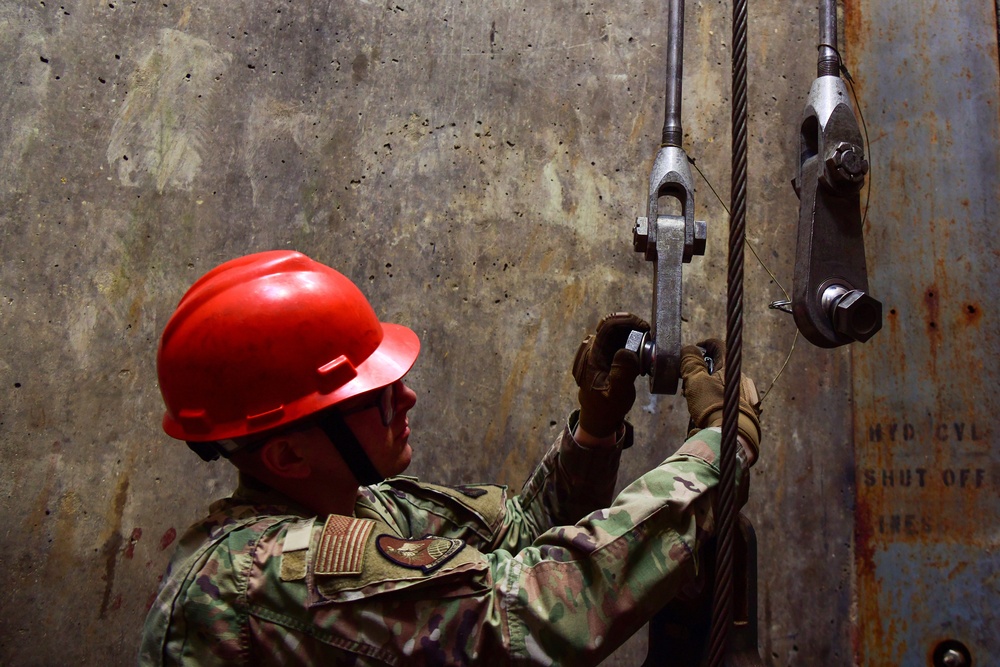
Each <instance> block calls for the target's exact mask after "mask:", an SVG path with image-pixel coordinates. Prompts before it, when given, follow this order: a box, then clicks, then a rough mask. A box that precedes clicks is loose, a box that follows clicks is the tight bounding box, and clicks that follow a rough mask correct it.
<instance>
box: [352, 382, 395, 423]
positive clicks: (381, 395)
mask: <svg viewBox="0 0 1000 667" xmlns="http://www.w3.org/2000/svg"><path fill="white" fill-rule="evenodd" d="M394 386H395V383H393V384H387V385H386V386H384V387H382V388H381V389H379V390H378V392H376V394H375V395H374V396H373V397H372V400H371V401H369V402H367V403H364V404H362V405H359V406H357V407H354V408H351V409H349V410H338V412H339V413H340V414H341V415H353V414H356V413H358V412H364V411H365V410H371V409H372V408H378V414H379V417H380V418H381V419H382V426H389V425H390V424H391V423H392V418H393V417H395V416H396V393H395V391H394V390H393V387H394Z"/></svg>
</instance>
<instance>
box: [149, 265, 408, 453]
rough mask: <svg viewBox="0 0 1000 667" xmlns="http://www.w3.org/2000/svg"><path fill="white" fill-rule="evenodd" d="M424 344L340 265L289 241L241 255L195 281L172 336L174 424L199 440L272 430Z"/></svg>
mask: <svg viewBox="0 0 1000 667" xmlns="http://www.w3.org/2000/svg"><path fill="white" fill-rule="evenodd" d="M419 351H420V341H419V339H418V338H417V335H416V334H415V333H413V332H412V331H411V330H410V329H407V328H406V327H404V326H400V325H397V324H385V323H381V322H379V320H378V317H376V315H375V311H374V310H372V307H371V305H370V304H369V303H368V300H367V299H366V298H365V297H364V295H363V294H362V293H361V291H360V290H359V289H358V288H357V287H356V286H355V285H354V283H352V282H351V281H350V280H348V279H347V278H346V277H344V276H343V275H342V274H340V273H338V272H337V271H334V270H333V269H331V268H330V267H328V266H325V265H323V264H320V263H319V262H316V261H314V260H312V259H310V258H308V257H306V256H305V255H303V254H301V253H298V252H292V251H284V250H278V251H271V252H262V253H258V254H254V255H248V256H246V257H241V258H239V259H234V260H232V261H229V262H226V263H225V264H222V265H221V266H218V267H216V268H215V269H213V270H212V271H209V272H208V273H206V274H205V275H204V276H202V278H201V279H200V280H198V282H196V283H195V284H194V285H192V286H191V289H189V290H188V291H187V293H186V294H185V295H184V297H183V298H182V299H181V302H180V304H178V306H177V310H176V311H175V312H174V314H173V315H172V316H171V318H170V321H169V322H167V326H166V328H165V329H164V331H163V336H162V337H161V338H160V347H159V351H158V353H157V359H156V366H157V374H158V375H159V379H160V392H161V393H162V394H163V402H164V403H165V404H166V406H167V411H166V414H165V415H164V416H163V430H164V431H166V433H167V435H169V436H171V437H173V438H177V439H179V440H188V441H193V442H206V441H212V440H222V439H228V438H235V437H239V436H245V435H250V434H253V433H258V432H261V431H266V430H269V429H272V428H275V427H278V426H282V425H284V424H288V423H289V422H292V421H295V420H297V419H301V418H302V417H306V416H308V415H310V414H312V413H314V412H317V411H318V410H322V409H323V408H327V407H330V406H331V405H334V404H336V403H339V402H340V401H344V400H346V399H348V398H351V397H352V396H357V395H358V394H362V393H364V392H366V391H370V390H372V389H377V388H378V387H383V386H385V385H387V384H391V383H393V382H395V381H396V380H399V379H400V378H401V377H403V376H404V375H405V374H406V373H407V371H409V370H410V367H411V366H413V362H414V361H415V360H416V358H417V354H418V352H419Z"/></svg>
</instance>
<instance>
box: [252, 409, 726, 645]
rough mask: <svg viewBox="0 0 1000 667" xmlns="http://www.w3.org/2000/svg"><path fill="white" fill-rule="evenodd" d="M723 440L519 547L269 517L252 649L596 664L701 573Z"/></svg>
mask: <svg viewBox="0 0 1000 667" xmlns="http://www.w3.org/2000/svg"><path fill="white" fill-rule="evenodd" d="M720 440H721V436H720V434H719V432H718V430H717V429H708V430H706V431H702V432H700V433H698V434H697V435H695V436H694V437H692V438H690V439H689V440H688V441H687V442H686V443H685V444H684V446H683V447H681V449H680V450H678V452H677V453H676V454H675V455H674V456H672V457H670V458H669V459H667V460H666V461H665V462H664V463H663V464H661V465H660V466H659V467H657V468H655V469H654V470H652V471H650V472H648V473H647V474H645V475H643V476H642V477H641V478H639V479H638V480H636V481H635V482H634V483H632V484H631V485H629V486H628V487H626V488H625V489H624V490H623V491H622V493H621V494H620V495H619V496H618V497H617V498H616V499H615V500H614V502H613V503H612V504H611V505H610V507H608V508H606V509H601V510H597V511H594V512H592V513H590V514H589V515H587V516H585V517H583V518H582V519H581V520H580V521H579V522H577V523H576V524H575V525H570V526H559V527H555V528H552V529H550V530H548V531H545V532H544V533H542V534H541V535H540V536H539V537H538V538H537V539H536V540H535V541H534V542H533V543H532V544H531V545H530V546H527V547H525V548H522V549H520V550H518V551H516V552H512V551H508V550H505V549H502V548H501V549H496V550H494V551H492V552H488V553H484V552H483V551H480V550H478V549H475V548H473V547H472V546H470V545H469V544H467V543H465V542H463V541H462V540H460V539H456V538H447V537H428V538H423V539H411V538H406V537H402V536H399V535H396V534H395V533H394V531H393V530H392V527H391V526H389V525H387V524H385V523H383V522H381V521H379V520H376V519H365V518H358V517H336V516H331V517H329V518H327V519H326V520H325V522H323V521H318V520H317V521H315V522H313V523H299V522H296V523H293V524H282V525H280V526H275V527H274V528H273V529H272V530H271V532H270V533H269V535H267V536H264V537H263V538H262V539H261V540H259V542H258V543H257V547H256V549H255V556H254V562H253V566H252V568H250V569H249V570H248V572H249V575H248V576H249V584H248V586H247V588H246V597H245V599H246V607H245V609H246V611H247V619H248V625H249V635H250V637H251V641H250V647H251V649H250V652H251V654H252V655H253V657H254V659H255V660H257V661H259V662H263V663H270V662H289V663H290V662H295V663H301V664H320V663H322V662H324V661H325V662H332V663H334V664H342V663H343V664H376V663H377V664H399V665H432V664H477V663H478V664H483V663H487V664H538V665H551V664H561V663H565V662H566V661H567V659H568V657H570V656H571V657H572V662H573V664H578V665H592V664H597V663H599V662H600V661H601V660H603V659H604V658H605V657H607V656H608V655H609V654H610V653H611V652H612V651H613V650H614V649H615V648H617V647H618V646H619V645H620V644H621V643H622V642H624V641H625V640H626V639H627V638H628V637H629V636H631V635H632V634H633V633H634V632H635V631H636V630H637V629H639V627H641V625H642V624H643V623H645V622H646V621H647V620H648V619H649V617H650V616H651V615H652V614H653V613H654V612H655V611H656V610H657V609H658V608H659V607H660V606H662V605H663V604H664V603H665V602H666V601H667V600H669V599H670V598H671V597H672V596H673V595H674V594H676V592H677V591H678V590H679V589H680V588H681V587H682V586H683V585H684V584H685V583H687V582H688V581H690V580H691V578H692V577H693V576H694V575H695V573H696V571H697V569H698V562H699V558H698V548H699V545H700V543H701V541H702V539H703V536H704V535H705V534H706V533H709V532H711V530H712V529H713V518H712V508H711V501H712V496H713V490H714V488H715V485H716V484H717V482H718V477H719V470H718V467H717V465H716V458H717V456H718V452H719V446H720ZM739 474H742V473H738V475H739ZM303 536H304V537H303Z"/></svg>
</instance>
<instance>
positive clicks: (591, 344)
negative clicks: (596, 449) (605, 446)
mask: <svg viewBox="0 0 1000 667" xmlns="http://www.w3.org/2000/svg"><path fill="white" fill-rule="evenodd" d="M632 331H642V332H646V331H649V324H648V323H647V322H646V321H645V320H644V319H642V318H641V317H638V316H636V315H632V314H631V313H613V314H611V315H608V316H607V317H605V318H604V319H602V320H601V321H600V323H599V324H598V325H597V333H596V334H594V335H592V336H588V337H587V338H586V339H585V340H584V341H583V342H582V343H580V347H579V349H578V350H577V351H576V358H575V359H574V360H573V378H574V379H575V380H576V384H577V386H578V387H580V391H579V399H580V428H581V429H583V430H584V431H586V432H587V433H589V434H590V435H592V436H594V437H597V438H603V437H607V436H609V435H612V434H613V433H615V432H617V431H618V429H619V427H620V426H621V425H622V422H624V421H625V415H627V414H628V411H629V410H631V409H632V404H633V403H635V379H636V378H637V377H639V355H638V354H636V353H635V352H632V351H631V350H627V349H625V343H626V342H627V341H628V336H629V334H630V333H631V332H632Z"/></svg>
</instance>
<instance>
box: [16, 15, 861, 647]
mask: <svg viewBox="0 0 1000 667" xmlns="http://www.w3.org/2000/svg"><path fill="white" fill-rule="evenodd" d="M787 5H788V3H787V2H784V1H782V0H760V1H759V2H754V3H752V5H751V7H750V10H751V12H750V19H751V35H750V40H751V52H750V67H751V79H750V113H751V119H750V184H749V194H750V199H749V202H750V203H749V218H748V234H749V239H750V241H751V242H752V243H753V245H754V246H755V247H756V248H757V249H758V250H759V251H760V253H761V256H762V258H763V259H764V261H765V262H766V263H767V264H768V265H769V266H770V267H771V269H772V270H773V271H774V273H775V275H776V276H777V277H778V280H779V281H781V282H783V283H784V285H785V288H786V289H789V290H790V289H791V285H790V281H791V269H792V265H793V256H794V243H795V241H794V239H795V231H794V222H795V219H796V207H797V202H796V199H795V197H794V194H793V192H792V190H791V188H790V186H789V180H790V179H791V177H792V176H793V175H794V171H795V165H796V160H797V155H796V152H797V145H796V141H797V138H796V136H797V119H798V115H799V113H800V109H801V106H802V102H803V97H804V95H805V93H806V91H807V90H808V86H809V84H810V82H811V80H812V78H813V76H814V65H813V63H814V59H815V49H814V41H815V34H816V30H815V28H814V25H815V23H814V20H813V17H812V16H811V12H809V11H802V10H801V9H800V10H795V11H790V10H789V9H787ZM664 25H665V18H664V5H663V3H661V2H653V1H651V0H641V1H640V2H635V3H613V2H596V1H595V2H584V1H578V0H574V1H570V0H558V1H556V2H549V3H536V2H527V1H526V0H514V1H510V2H498V3H491V4H488V5H486V4H482V3H465V2H461V1H454V0H453V1H451V2H446V1H443V0H423V1H422V2H419V3H414V2H407V1H405V0H401V1H400V2H398V3H397V2H390V3H373V2H367V1H365V0H360V1H357V2H325V3H320V2H313V3H302V2H295V3H293V2H278V1H275V0H260V1H258V2H231V1H223V0H209V1H203V2H192V1H187V0H170V1H168V2H155V3H153V2H141V3H140V2H135V1H133V2H125V1H120V0H109V1H104V2H82V1H75V0H61V3H55V2H51V1H49V0H46V1H45V2H35V1H33V2H28V1H25V2H19V3H4V4H3V5H0V59H2V61H3V62H4V63H6V65H5V67H4V68H2V70H0V111H2V113H0V115H2V117H3V118H4V119H6V122H5V123H3V124H0V216H2V232H0V253H2V258H3V264H2V268H0V315H2V318H3V327H2V329H0V387H2V388H3V391H2V393H0V453H2V461H3V468H2V477H0V484H2V489H0V507H2V510H3V512H4V516H6V517H7V520H6V521H5V522H4V527H3V529H2V532H0V534H2V540H3V542H2V548H0V554H2V555H0V569H2V571H3V572H4V579H3V583H4V585H3V586H2V587H0V663H3V664H12V665H14V664H17V665H31V664H38V665H42V664H101V665H105V664H127V663H130V662H131V661H132V660H133V656H134V651H135V648H136V641H137V636H138V632H139V628H140V626H141V622H142V618H143V616H144V614H145V610H146V607H147V605H148V604H149V601H150V599H151V596H153V594H154V592H155V590H156V586H157V578H158V576H159V575H160V573H161V572H162V570H163V568H164V566H165V564H166V561H167V558H168V556H169V553H170V551H171V548H172V544H173V542H174V540H175V539H176V535H177V533H178V532H180V531H182V530H183V529H184V528H185V527H186V526H187V525H188V524H189V523H190V522H192V521H193V520H194V519H195V518H197V517H198V516H199V515H200V514H201V513H203V511H204V509H205V506H206V504H207V502H208V501H209V500H210V499H213V498H216V497H219V496H222V495H225V493H226V492H227V491H228V489H229V487H230V486H231V484H232V482H233V475H232V473H231V472H230V470H228V469H227V468H226V466H225V465H222V464H204V463H201V462H200V461H198V460H197V459H196V458H195V457H194V456H193V455H192V454H191V453H190V452H188V451H187V450H186V448H185V447H184V446H183V445H179V444H177V443H175V442H172V441H170V440H169V439H167V438H166V437H165V436H164V435H163V434H162V433H161V432H160V430H159V425H158V422H159V417H160V411H161V407H160V399H159V394H158V390H157V385H156V376H155V369H154V355H155V348H156V342H157V339H158V336H159V333H160V331H161V330H162V327H163V326H164V324H165V322H166V319H167V318H168V316H169V314H170V313H171V311H172V309H173V307H174V305H175V304H176V302H177V300H178V299H179V298H180V296H181V294H182V293H183V291H184V290H185V289H186V287H187V286H188V285H189V284H190V283H191V282H192V281H193V280H194V279H195V278H197V277H198V276H199V275H201V274H202V273H203V272H204V271H206V270H208V269H209V268H211V267H212V266H214V265H216V264H217V263H219V262H221V261H223V260H226V259H229V258H232V257H234V256H237V255H241V254H245V253H248V252H253V251H258V250H264V249H270V248H296V249H299V250H302V251H305V252H307V253H309V254H310V255H312V256H314V257H316V258H317V259H320V260H322V261H326V262H328V263H330V264H332V265H334V266H336V267H338V268H339V269H340V270H342V271H343V272H344V273H346V274H347V275H348V276H350V277H351V278H353V279H354V280H355V281H356V282H357V283H358V284H359V285H360V286H361V287H362V288H363V289H364V290H365V291H366V292H367V293H368V294H369V296H370V298H371V299H372V301H373V302H374V303H375V304H376V308H377V310H378V312H379V313H380V315H381V316H382V317H383V318H384V319H387V320H391V321H397V322H401V323H403V324H407V325H409V326H411V327H413V328H414V329H415V330H416V331H417V332H418V333H419V334H420V335H421V338H422V340H423V345H424V346H423V352H422V356H421V359H420V361H419V362H418V365H417V367H416V368H415V369H414V371H413V372H412V374H411V379H412V385H413V387H414V388H415V389H416V390H417V391H418V393H419V405H418V409H417V410H416V411H415V412H414V416H413V420H412V424H413V427H414V433H415V435H414V437H413V444H414V446H415V449H416V462H415V464H414V466H413V472H414V473H415V474H418V475H420V476H422V477H425V478H431V479H434V480H439V481H445V482H457V481H472V480H499V481H503V482H506V483H509V484H511V485H514V486H517V485H518V484H519V483H520V481H521V480H522V479H523V478H524V476H525V475H526V474H527V473H528V471H529V469H530V467H531V466H532V464H533V462H534V460H535V459H536V457H537V456H538V455H539V454H540V453H541V451H542V450H543V448H544V447H546V446H547V444H548V443H549V441H550V440H551V438H552V437H553V436H554V435H555V433H556V432H557V430H558V428H559V426H560V424H561V422H562V420H563V419H564V417H565V415H566V414H567V412H568V411H569V410H570V409H571V408H572V407H573V404H574V392H573V383H572V379H571V377H570V374H569V372H568V369H569V365H570V362H571V360H572V357H573V354H574V352H575V349H576V345H577V343H578V342H579V340H580V339H581V338H582V337H583V335H584V334H585V333H586V331H587V330H588V329H590V328H591V327H592V326H593V325H594V324H595V323H596V321H597V320H598V318H599V317H600V316H601V315H603V314H604V313H606V312H609V311H612V310H618V309H630V310H635V311H637V312H640V313H647V312H648V311H649V303H650V291H649V290H650V286H651V267H650V266H649V265H648V264H646V263H645V262H643V261H642V260H641V258H640V257H639V256H638V255H637V254H636V253H634V252H633V251H632V249H631V225H632V222H633V221H634V218H635V216H636V215H637V214H640V213H644V211H642V210H641V207H642V206H643V205H644V201H645V196H646V193H645V187H646V186H645V180H646V178H647V176H648V170H649V167H650V166H651V162H652V158H653V156H654V154H655V150H656V147H657V143H656V142H657V140H658V138H659V131H660V125H661V123H662V102H661V96H662V89H663V84H662V76H663V54H664V43H665V38H664V35H663V26H664ZM687 25H688V34H687V37H686V49H685V51H686V53H685V95H684V105H685V106H684V116H683V120H684V127H685V130H686V139H685V142H686V148H687V150H688V152H689V154H690V155H691V156H693V157H695V158H696V159H697V161H698V166H699V167H700V168H701V169H702V171H704V173H705V174H706V175H707V176H708V178H709V179H710V180H711V181H712V182H713V184H714V186H715V188H716V189H717V190H718V191H719V193H720V194H721V195H722V197H723V198H724V199H726V200H727V202H728V194H727V193H728V189H729V186H728V182H729V129H728V124H729V107H728V99H729V92H728V91H729V51H728V43H729V31H730V28H729V19H728V8H727V7H726V6H724V5H723V4H722V3H719V2H689V3H688V7H687ZM696 183H697V187H698V206H699V217H700V218H704V219H707V220H709V221H710V223H711V231H710V239H709V251H708V254H707V256H706V257H705V258H702V259H696V260H695V261H694V263H693V264H692V265H690V266H689V267H688V268H687V269H686V270H685V271H686V290H687V295H688V296H687V299H686V306H685V318H686V319H687V324H686V325H685V327H686V328H685V335H686V336H687V337H689V339H691V340H696V339H698V338H700V337H704V336H706V335H712V334H714V335H719V334H720V333H721V332H722V331H724V299H725V262H726V239H727V232H726V226H725V217H724V216H725V214H724V211H723V208H722V206H721V205H720V203H719V202H718V201H717V200H716V199H715V197H714V196H713V195H712V193H711V190H710V189H709V188H707V187H706V186H705V183H704V181H702V180H701V178H700V177H698V176H696ZM748 262H749V263H748V266H747V315H746V334H745V339H746V342H747V347H746V351H745V353H744V359H745V367H744V370H745V371H746V372H748V373H749V374H751V375H752V376H754V377H755V378H757V379H758V383H759V384H760V386H761V389H762V390H763V389H766V388H768V387H769V385H770V383H771V379H772V378H773V377H774V376H775V375H776V374H777V372H778V370H779V368H780V367H781V366H782V363H783V362H784V360H785V357H786V355H787V354H788V352H789V349H790V347H791V345H792V342H793V340H794V337H793V332H794V327H793V324H792V321H791V318H790V317H786V316H782V315H780V314H778V313H776V312H774V311H768V310H767V309H766V304H767V303H768V302H769V301H771V300H773V299H777V298H781V297H782V294H781V290H780V289H779V288H778V287H777V286H776V285H775V284H774V283H772V282H771V280H770V278H769V277H768V275H767V273H765V272H764V271H763V270H762V269H761V268H760V267H759V266H758V265H757V264H756V263H755V262H754V260H753V259H752V258H751V257H750V256H749V255H748ZM875 344H877V340H876V341H875ZM850 397H851V395H850V382H849V368H848V354H847V353H846V352H845V351H843V350H840V351H833V352H830V351H820V350H816V349H812V348H810V347H809V346H807V345H806V344H805V343H804V342H802V341H799V343H798V344H797V346H796V347H795V350H794V353H793V354H792V356H791V360H790V362H789V365H788V369H787V370H786V371H785V374H784V375H783V376H782V378H781V379H780V380H779V381H778V383H777V384H776V385H775V386H774V389H773V391H772V392H771V393H770V394H769V395H768V396H767V399H766V401H765V404H764V408H765V412H764V422H765V438H766V444H765V451H764V455H763V460H762V462H761V463H760V464H759V465H758V466H757V467H756V468H755V474H754V486H755V490H754V498H753V499H752V500H751V503H750V507H749V509H748V514H749V515H750V516H751V517H752V518H753V520H754V521H755V523H756V525H757V527H758V532H759V537H760V550H761V577H762V579H761V610H760V612H761V644H762V649H763V652H764V655H765V657H766V659H767V661H768V664H770V665H793V664H802V665H820V664H823V665H826V664H845V663H846V662H848V660H849V654H850V627H851V626H850V567H851V548H850V540H851V529H852V524H851V517H852V514H851V512H852V503H853V466H852V454H851V439H852V435H851V422H850V412H849V407H848V403H849V401H850ZM634 421H635V423H636V426H637V430H638V433H639V441H640V442H639V444H638V445H637V446H636V447H635V448H633V450H631V451H630V452H628V453H627V454H626V456H625V462H624V466H623V470H622V475H621V480H622V481H623V482H624V481H626V480H628V479H631V478H633V477H634V476H636V475H638V474H640V473H641V472H642V471H644V470H646V469H648V467H650V466H652V465H654V464H655V463H656V462H658V461H659V460H661V459H662V458H664V457H665V456H666V455H667V454H669V453H670V452H671V451H672V450H673V449H674V448H675V447H676V446H677V444H678V443H679V442H680V439H681V438H682V435H683V432H684V428H685V425H686V412H685V410H684V407H683V401H682V399H680V398H679V397H659V398H656V399H651V398H650V397H649V395H648V393H646V392H645V391H644V390H640V396H639V399H638V401H637V408H636V410H635V420H634ZM456 452H459V453H460V454H461V455H460V456H456ZM643 654H644V648H643V638H642V637H637V638H636V639H635V640H634V641H633V642H631V643H630V644H628V645H626V647H625V648H623V649H622V650H621V651H620V652H619V653H618V654H617V655H616V656H615V658H614V659H613V660H611V661H610V662H612V663H614V664H621V665H634V664H638V663H639V662H640V660H641V656H642V655H643Z"/></svg>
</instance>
